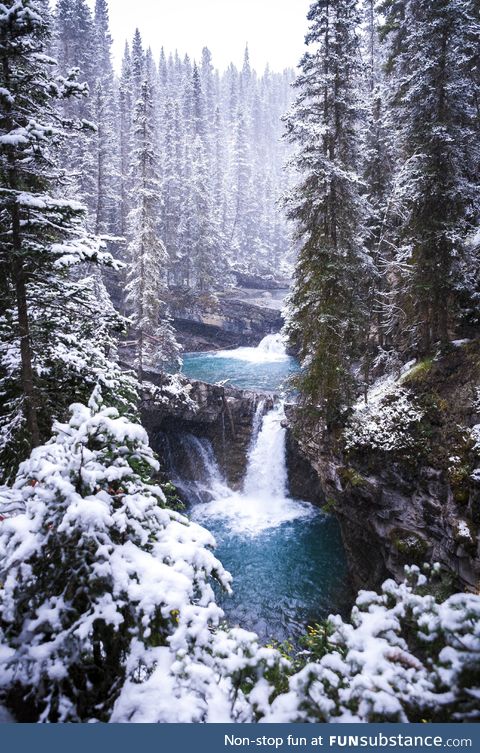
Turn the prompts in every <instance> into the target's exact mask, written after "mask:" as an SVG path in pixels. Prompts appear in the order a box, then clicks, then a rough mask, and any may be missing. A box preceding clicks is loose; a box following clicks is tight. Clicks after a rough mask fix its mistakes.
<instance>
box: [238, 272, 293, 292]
mask: <svg viewBox="0 0 480 753" xmlns="http://www.w3.org/2000/svg"><path fill="white" fill-rule="evenodd" d="M233 275H234V276H235V278H236V280H237V285H238V286H239V287H241V288H250V289H251V290H283V289H285V288H288V287H289V285H290V281H289V280H285V279H280V278H276V277H274V276H273V275H264V276H261V275H251V274H247V273H246V272H236V271H234V272H233Z"/></svg>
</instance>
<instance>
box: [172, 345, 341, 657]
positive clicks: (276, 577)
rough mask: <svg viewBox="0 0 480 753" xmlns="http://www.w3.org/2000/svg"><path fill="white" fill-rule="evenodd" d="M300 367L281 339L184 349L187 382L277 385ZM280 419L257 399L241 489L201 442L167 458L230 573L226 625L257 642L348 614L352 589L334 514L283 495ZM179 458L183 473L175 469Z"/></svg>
mask: <svg viewBox="0 0 480 753" xmlns="http://www.w3.org/2000/svg"><path fill="white" fill-rule="evenodd" d="M297 368H298V366H297V364H296V362H295V360H294V359H292V358H291V357H289V356H288V355H287V354H286V353H285V349H284V347H283V343H282V342H281V339H280V337H279V336H268V338H265V339H264V340H263V341H262V343H261V344H260V345H259V346H258V348H238V349H237V350H233V351H223V352H221V351H220V352H217V353H200V354H198V353H195V354H187V356H186V357H185V361H184V372H185V373H186V374H187V375H188V376H190V377H192V378H198V379H202V380H204V381H210V382H218V381H225V380H229V383H231V384H233V385H236V386H239V387H243V388H249V389H255V390H259V391H262V390H266V389H269V390H279V389H280V390H281V389H282V385H284V384H285V380H286V379H287V378H288V377H289V376H290V375H291V374H292V373H293V372H294V371H295V370H296V369H297ZM283 419H284V405H283V400H282V398H279V399H278V400H277V401H276V404H275V406H274V408H273V409H272V410H269V411H265V408H264V402H263V401H260V402H259V404H258V408H257V413H256V415H255V419H254V431H253V436H252V441H251V446H250V450H249V453H248V458H247V466H246V473H245V478H244V481H243V488H242V489H241V491H233V490H232V489H230V488H229V487H228V484H227V483H226V481H225V479H224V477H223V474H222V471H221V468H220V467H219V465H218V462H217V459H216V458H215V456H214V453H213V450H212V447H211V445H210V443H209V442H208V440H206V439H199V438H197V437H194V436H191V435H183V436H180V437H178V438H176V439H175V440H174V446H171V451H170V456H171V458H172V459H173V460H172V469H171V472H172V476H173V479H172V480H173V481H174V482H175V483H176V484H177V486H178V487H179V488H180V489H181V491H182V493H183V497H184V498H186V499H187V500H188V508H189V514H190V516H191V517H192V518H193V519H194V520H196V521H198V522H200V523H201V524H202V525H204V526H206V527H207V528H208V529H209V530H211V531H212V533H213V534H214V536H215V538H216V540H217V544H218V548H217V555H218V557H219V559H220V560H221V561H222V563H223V564H224V566H225V567H226V568H227V570H229V571H230V573H231V574H232V576H233V584H232V585H233V595H232V596H228V595H226V594H219V601H220V604H221V606H222V607H223V609H224V611H225V613H226V616H227V618H228V620H229V622H230V624H238V625H240V626H241V627H244V628H247V629H251V630H254V631H255V632H257V633H258V634H259V635H260V637H261V638H262V639H263V640H269V639H271V638H274V639H276V640H279V641H283V640H286V639H290V640H293V641H294V642H295V641H296V640H297V639H298V638H299V636H300V635H301V634H303V633H304V632H305V628H306V625H307V624H313V623H315V622H317V621H319V620H321V619H323V618H325V617H327V616H328V614H330V613H331V612H336V611H340V612H345V610H346V609H347V608H348V606H349V596H350V594H349V589H348V577H347V567H346V560H345V554H344V551H343V547H342V542H341V537H340V531H339V527H338V524H337V522H336V520H335V519H334V518H333V517H331V516H328V515H326V514H325V513H323V512H322V511H321V510H319V509H318V508H317V507H314V506H313V505H311V504H310V503H307V502H303V501H301V500H296V499H292V498H291V496H290V495H289V491H288V472H287V463H286V429H285V427H284V425H283ZM171 441H173V440H171ZM180 455H182V463H181V467H182V475H181V477H180V475H179V474H178V473H176V472H175V458H177V459H178V458H179V456H180ZM185 460H186V462H185ZM185 469H187V470H185Z"/></svg>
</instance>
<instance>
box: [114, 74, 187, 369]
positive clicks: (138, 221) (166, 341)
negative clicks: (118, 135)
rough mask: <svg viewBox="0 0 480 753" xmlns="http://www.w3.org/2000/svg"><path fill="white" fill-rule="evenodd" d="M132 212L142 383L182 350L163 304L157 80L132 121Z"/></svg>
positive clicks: (132, 300)
mask: <svg viewBox="0 0 480 753" xmlns="http://www.w3.org/2000/svg"><path fill="white" fill-rule="evenodd" d="M133 142H134V146H135V149H134V152H133V164H132V173H133V181H134V184H133V191H132V195H133V208H132V210H131V212H130V215H129V237H130V243H129V246H128V254H129V267H128V284H127V301H128V302H129V304H130V306H131V310H132V313H133V316H132V324H133V328H134V332H135V336H136V360H135V365H136V367H137V370H138V376H139V379H140V380H142V378H143V374H144V370H145V368H146V367H148V366H153V367H158V366H166V365H169V364H176V363H177V362H178V353H179V348H178V345H177V343H176V341H175V336H174V332H173V328H172V326H171V324H170V322H169V319H168V315H167V312H166V305H165V302H164V300H163V299H162V292H164V291H165V287H166V280H167V268H168V253H167V250H166V248H165V245H164V243H163V242H162V240H161V238H160V236H159V228H158V226H157V221H158V214H159V206H160V204H159V201H160V200H159V194H160V187H161V184H160V176H159V158H158V154H157V150H156V132H155V108H154V104H153V98H152V80H151V78H150V77H147V78H145V80H144V82H143V84H142V87H141V92H140V98H139V100H138V102H137V105H136V108H135V115H134V121H133Z"/></svg>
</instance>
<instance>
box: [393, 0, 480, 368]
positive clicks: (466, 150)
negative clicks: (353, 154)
mask: <svg viewBox="0 0 480 753" xmlns="http://www.w3.org/2000/svg"><path fill="white" fill-rule="evenodd" d="M473 5H474V4H473V3H472V2H464V3H459V2H456V0H438V2H435V3H431V2H428V0H404V1H403V2H401V3H393V2H390V0H389V1H388V2H386V3H384V6H383V13H384V17H385V28H384V36H385V37H386V42H387V44H388V45H389V49H390V57H389V60H388V72H389V79H388V86H389V90H390V92H391V95H390V102H389V104H390V107H391V108H392V112H393V117H392V119H393V120H394V122H395V124H396V129H397V132H396V148H397V158H398V166H397V170H398V176H397V181H396V192H395V196H394V201H395V205H396V207H397V209H398V211H397V218H398V219H397V223H398V241H397V249H396V253H395V257H394V259H393V262H392V265H391V272H390V277H391V279H392V280H393V281H394V289H393V291H392V302H393V305H394V311H395V312H397V343H398V346H399V347H401V348H403V349H405V348H410V349H411V351H412V352H414V353H418V354H425V353H429V352H431V350H432V348H433V347H434V345H435V344H436V343H441V344H445V343H446V342H448V340H449V338H450V336H451V334H452V333H454V331H455V325H456V321H457V320H458V315H459V309H460V308H461V303H462V300H463V298H464V297H465V294H467V296H468V294H470V295H471V294H475V295H476V291H472V290H470V291H469V290H468V287H469V284H468V280H466V279H465V277H464V275H463V270H464V269H465V267H466V266H468V260H467V259H466V258H465V257H466V254H467V251H466V247H465V240H466V238H467V236H468V235H469V234H470V233H471V231H472V229H473V228H474V227H475V225H476V222H477V220H478V209H479V205H480V203H479V189H478V175H475V171H472V164H477V165H478V154H479V147H478V131H477V125H476V118H477V114H476V109H475V95H476V91H475V87H472V85H471V77H472V76H473V75H474V74H473V69H474V66H475V62H474V56H472V55H471V54H470V55H469V54H468V51H469V50H471V49H472V47H471V44H472V41H473V39H474V38H475V39H476V45H477V49H478V45H479V44H480V25H479V21H478V14H477V15H476V14H475V11H474V8H473ZM469 78H470V80H469ZM477 91H478V90H477Z"/></svg>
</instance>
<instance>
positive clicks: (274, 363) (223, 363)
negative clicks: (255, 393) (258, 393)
mask: <svg viewBox="0 0 480 753" xmlns="http://www.w3.org/2000/svg"><path fill="white" fill-rule="evenodd" d="M298 369H299V366H298V362H297V360H296V359H295V358H293V357H292V356H289V355H287V353H286V352H285V348H284V346H283V343H282V342H281V338H280V336H279V335H267V337H265V338H264V339H263V340H262V342H261V343H260V345H259V346H258V347H257V348H236V349H235V350H220V351H217V352H215V353H213V352H210V353H186V354H185V355H184V357H183V369H182V370H183V373H184V374H185V375H186V376H188V377H191V378H192V379H200V380H201V381H203V382H210V383H215V382H221V381H224V380H228V384H231V385H233V386H235V387H241V388H242V389H258V390H279V389H281V387H282V386H284V385H285V384H286V381H287V380H288V378H289V377H290V376H292V375H293V374H295V373H296V372H297V371H298Z"/></svg>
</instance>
